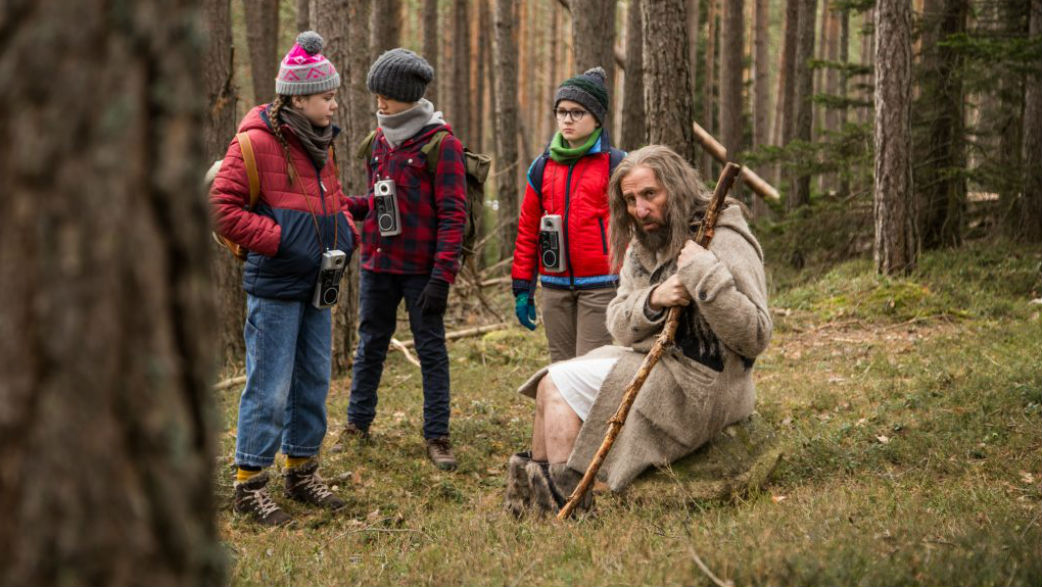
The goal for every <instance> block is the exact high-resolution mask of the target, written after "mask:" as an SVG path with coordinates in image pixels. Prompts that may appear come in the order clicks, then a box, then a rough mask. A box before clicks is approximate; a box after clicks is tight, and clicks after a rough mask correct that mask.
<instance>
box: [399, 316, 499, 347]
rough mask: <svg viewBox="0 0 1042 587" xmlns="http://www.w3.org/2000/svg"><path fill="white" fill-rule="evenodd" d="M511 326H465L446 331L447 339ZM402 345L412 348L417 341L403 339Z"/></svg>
mask: <svg viewBox="0 0 1042 587" xmlns="http://www.w3.org/2000/svg"><path fill="white" fill-rule="evenodd" d="M508 326H510V323H509V322H500V323H498V324H486V325H484V326H475V327H474V328H465V329H463V330H457V331H455V332H446V333H445V340H456V339H457V338H466V337H468V336H477V335H479V334H485V333H486V332H492V331H494V330H503V329H504V328H507V327H508ZM401 345H402V346H404V347H407V348H412V347H413V346H415V343H414V342H413V341H411V340H403V341H401Z"/></svg>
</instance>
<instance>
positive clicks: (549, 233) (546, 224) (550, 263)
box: [539, 214, 568, 273]
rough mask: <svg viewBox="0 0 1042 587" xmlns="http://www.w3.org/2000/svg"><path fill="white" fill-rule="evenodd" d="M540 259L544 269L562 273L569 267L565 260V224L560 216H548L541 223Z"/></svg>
mask: <svg viewBox="0 0 1042 587" xmlns="http://www.w3.org/2000/svg"><path fill="white" fill-rule="evenodd" d="M539 258H540V259H541V260H542V261H543V269H545V270H547V271H549V272H551V273H561V272H563V271H564V270H565V269H567V268H568V266H567V265H566V264H565V258H564V223H563V222H562V220H561V215H560V214H547V215H546V216H543V218H542V219H541V220H540V221H539Z"/></svg>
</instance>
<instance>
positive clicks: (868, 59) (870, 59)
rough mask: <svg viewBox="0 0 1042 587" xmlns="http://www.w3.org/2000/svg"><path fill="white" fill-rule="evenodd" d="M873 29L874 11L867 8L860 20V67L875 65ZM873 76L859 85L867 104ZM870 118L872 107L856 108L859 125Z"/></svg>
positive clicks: (872, 84) (874, 25) (862, 97)
mask: <svg viewBox="0 0 1042 587" xmlns="http://www.w3.org/2000/svg"><path fill="white" fill-rule="evenodd" d="M875 29H876V9H875V8H874V7H873V8H869V9H868V10H866V11H865V12H864V14H863V15H862V19H861V65H864V66H868V67H874V65H875V46H876V42H875V34H876V33H875ZM873 75H874V73H873V74H868V79H866V80H863V81H862V83H861V91H860V92H858V93H859V94H860V95H861V99H862V100H863V101H864V102H865V103H868V104H871V102H872V96H873V93H874V91H875V90H874V88H875V80H874V78H873ZM871 117H872V106H862V107H860V108H858V112H857V121H858V123H859V124H865V123H867V122H868V121H869V120H871Z"/></svg>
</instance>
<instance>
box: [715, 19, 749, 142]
mask: <svg viewBox="0 0 1042 587" xmlns="http://www.w3.org/2000/svg"><path fill="white" fill-rule="evenodd" d="M744 9H745V6H744V2H743V0H728V1H727V2H724V7H723V14H722V16H721V19H720V21H721V22H720V138H721V139H722V141H723V144H724V147H726V148H727V154H728V158H729V159H730V160H732V161H737V160H738V155H739V154H740V153H741V152H742V149H743V148H744V145H743V144H742V135H743V130H744V129H743V128H742V110H743V108H742V106H743V104H744V101H743V100H742V71H743V61H744V59H743V57H744V55H743V47H742V40H743V39H742V37H743V32H744V31H745V25H744V24H743V22H742V16H743V15H742V12H743V11H744Z"/></svg>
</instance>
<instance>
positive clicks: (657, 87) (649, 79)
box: [641, 0, 697, 164]
mask: <svg viewBox="0 0 1042 587" xmlns="http://www.w3.org/2000/svg"><path fill="white" fill-rule="evenodd" d="M641 12H642V16H643V21H644V31H643V35H642V36H643V38H644V54H645V55H649V56H650V55H654V56H655V59H646V60H645V61H644V105H645V112H646V113H647V132H648V135H647V143H648V144H651V143H658V144H663V145H666V146H668V147H670V148H671V149H673V150H674V151H676V152H677V153H678V154H679V155H680V156H681V157H683V158H684V159H687V160H688V161H689V162H691V164H695V162H696V161H697V153H696V152H695V136H694V135H695V132H694V129H693V128H692V126H691V123H692V122H693V121H694V120H695V106H694V102H693V101H692V91H691V74H690V71H689V67H690V65H689V64H688V62H687V57H688V51H687V34H686V33H687V30H686V28H687V14H686V10H685V2H684V0H656V1H654V2H642V3H641Z"/></svg>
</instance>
